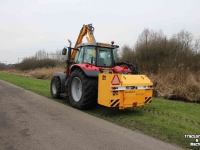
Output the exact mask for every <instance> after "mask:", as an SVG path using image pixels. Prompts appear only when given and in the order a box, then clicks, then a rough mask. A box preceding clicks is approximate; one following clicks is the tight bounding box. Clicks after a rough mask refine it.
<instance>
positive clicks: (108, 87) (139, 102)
mask: <svg viewBox="0 0 200 150" xmlns="http://www.w3.org/2000/svg"><path fill="white" fill-rule="evenodd" d="M152 96H153V83H152V82H151V81H150V80H149V78H148V77H147V76H146V75H133V74H109V73H100V74H99V77H98V104H100V105H103V106H107V107H119V109H125V108H136V107H139V106H144V105H145V104H148V103H151V102H152Z"/></svg>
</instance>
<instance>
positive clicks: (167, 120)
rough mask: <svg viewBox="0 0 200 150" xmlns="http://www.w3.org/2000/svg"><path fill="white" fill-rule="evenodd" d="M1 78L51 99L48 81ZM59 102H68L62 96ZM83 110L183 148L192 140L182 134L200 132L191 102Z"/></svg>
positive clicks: (157, 101)
mask: <svg viewBox="0 0 200 150" xmlns="http://www.w3.org/2000/svg"><path fill="white" fill-rule="evenodd" d="M0 79H2V80H5V81H8V82H10V83H13V84H15V85H17V86H20V87H22V88H24V89H27V90H30V91H33V92H35V93H38V94H40V95H43V96H45V97H48V98H51V96H50V82H49V81H47V80H41V79H33V78H29V77H23V76H17V75H10V74H3V73H0ZM59 102H61V103H63V104H67V105H69V103H68V102H67V101H66V100H64V99H61V100H59ZM85 112H87V113H89V114H92V115H94V116H97V117H100V118H103V119H105V120H108V121H110V122H113V123H116V124H119V125H121V126H124V127H127V128H130V129H132V130H138V131H139V132H143V133H145V134H148V135H150V136H153V137H155V138H158V139H161V140H163V141H167V142H170V143H173V144H175V145H179V146H181V147H183V148H192V147H190V146H189V143H190V142H194V140H189V139H185V138H184V135H185V134H200V128H199V127H200V118H199V115H200V105H199V104H194V103H184V102H180V101H170V100H165V99H158V98H154V99H153V102H152V103H151V104H148V105H146V106H145V107H141V108H137V109H126V110H123V111H122V110H118V109H115V108H106V107H103V106H97V107H96V108H94V109H91V110H87V111H85ZM144 142H145V141H144Z"/></svg>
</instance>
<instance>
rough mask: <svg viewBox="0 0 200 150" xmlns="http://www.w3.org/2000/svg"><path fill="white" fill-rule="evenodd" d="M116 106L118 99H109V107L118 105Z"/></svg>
mask: <svg viewBox="0 0 200 150" xmlns="http://www.w3.org/2000/svg"><path fill="white" fill-rule="evenodd" d="M118 106H119V99H116V100H111V101H110V107H118Z"/></svg>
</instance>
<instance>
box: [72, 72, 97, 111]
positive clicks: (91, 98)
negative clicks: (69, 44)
mask: <svg viewBox="0 0 200 150" xmlns="http://www.w3.org/2000/svg"><path fill="white" fill-rule="evenodd" d="M68 91H69V100H70V103H71V105H72V106H73V107H75V108H78V109H89V108H92V107H93V106H94V105H95V104H96V103H97V78H90V77H87V76H86V75H85V74H84V72H83V71H82V70H80V69H76V70H74V71H73V72H72V74H71V76H70V79H69V86H68Z"/></svg>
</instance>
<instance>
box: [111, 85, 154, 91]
mask: <svg viewBox="0 0 200 150" xmlns="http://www.w3.org/2000/svg"><path fill="white" fill-rule="evenodd" d="M143 89H144V90H148V89H153V87H152V86H149V85H147V86H111V88H110V90H111V91H125V90H143Z"/></svg>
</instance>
